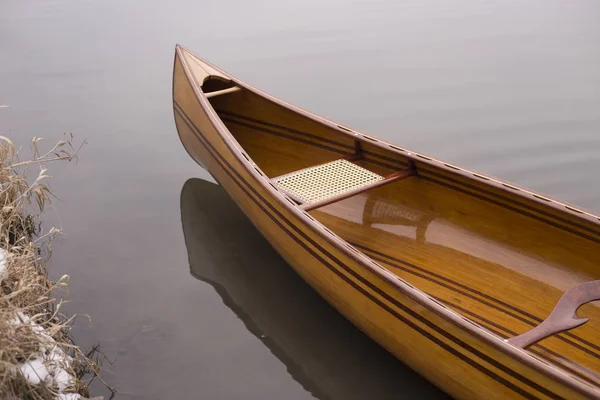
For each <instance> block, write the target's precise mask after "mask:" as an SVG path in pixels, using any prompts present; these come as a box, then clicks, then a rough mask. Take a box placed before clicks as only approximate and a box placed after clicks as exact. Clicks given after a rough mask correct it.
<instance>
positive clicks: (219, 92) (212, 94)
mask: <svg viewBox="0 0 600 400" xmlns="http://www.w3.org/2000/svg"><path fill="white" fill-rule="evenodd" d="M240 90H242V89H240V88H239V87H238V86H234V87H230V88H227V89H223V90H216V91H214V92H208V93H205V94H204V95H205V96H206V98H207V99H210V98H211V97H215V96H222V95H224V94H229V93H235V92H239V91H240Z"/></svg>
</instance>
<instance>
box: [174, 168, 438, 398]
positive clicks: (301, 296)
mask: <svg viewBox="0 0 600 400" xmlns="http://www.w3.org/2000/svg"><path fill="white" fill-rule="evenodd" d="M181 224H182V226H183V234H184V238H185V244H186V247H187V252H188V257H189V268H190V274H191V275H192V276H194V277H195V278H197V279H200V280H202V281H204V282H206V283H208V284H210V285H212V286H213V287H214V288H215V290H216V292H217V293H218V294H219V296H221V298H222V299H223V304H224V305H225V306H226V307H228V308H229V309H230V310H231V311H232V312H234V313H235V315H236V316H237V317H238V318H239V319H240V320H241V321H242V322H243V323H244V325H245V327H246V328H247V329H248V331H249V332H251V333H252V334H253V335H254V336H256V339H257V340H259V341H261V342H262V343H263V344H264V346H266V347H267V348H268V349H269V350H270V351H271V352H272V353H273V355H275V356H276V357H277V358H278V359H279V360H280V361H281V362H282V363H283V364H284V365H285V368H286V369H287V371H288V372H289V374H290V375H291V376H292V377H293V378H294V380H296V381H297V382H298V383H299V384H301V385H302V387H304V389H305V390H307V391H309V392H310V393H312V394H313V395H314V396H315V397H316V398H317V399H320V400H337V399H344V400H365V399H377V400H398V399H399V398H407V399H414V398H419V397H420V398H425V399H430V400H432V399H445V398H446V396H444V395H443V393H440V392H439V391H438V390H436V389H435V388H433V387H431V385H429V384H427V382H426V381H425V380H424V379H419V377H418V376H415V375H416V374H415V373H413V372H412V371H410V370H408V367H406V366H404V365H402V363H400V362H399V361H398V360H396V359H395V358H394V357H393V356H391V355H389V353H387V352H386V351H385V350H383V349H382V348H381V347H379V346H378V345H377V344H376V343H374V342H373V341H372V340H370V339H369V338H368V337H366V336H365V335H364V334H362V333H361V332H360V331H359V330H357V329H355V328H354V327H353V326H351V324H350V323H349V322H348V321H347V320H346V319H344V318H343V317H342V316H341V315H340V314H339V313H337V312H336V311H335V310H334V309H333V308H331V307H329V306H328V304H327V303H325V302H324V301H323V300H322V299H321V298H320V297H319V295H318V294H316V293H315V292H314V291H313V290H312V289H311V288H310V286H308V285H307V284H306V282H304V281H303V280H302V279H300V278H299V277H298V275H297V274H296V273H295V272H294V271H293V270H292V269H291V268H289V266H288V265H287V264H286V262H285V261H284V260H283V259H282V258H281V257H279V256H278V254H277V253H276V252H275V251H274V250H273V248H272V247H271V246H270V245H269V243H268V242H267V241H266V240H264V238H263V237H262V236H261V235H260V233H259V232H258V231H257V230H256V229H255V228H254V227H253V226H252V224H251V223H250V221H248V219H247V218H246V216H245V215H244V214H243V213H242V212H241V211H240V209H239V208H238V207H237V206H236V205H235V203H234V202H233V201H232V200H231V199H230V198H229V196H228V195H227V193H226V192H225V191H224V190H223V188H221V187H220V186H218V185H216V184H214V183H211V182H207V181H204V180H201V179H196V178H192V179H189V180H188V181H187V182H186V183H185V185H184V186H183V188H182V190H181ZM324 326H326V327H327V329H323V327H324ZM348 349H352V351H348ZM260 367H262V366H260ZM199 392H200V393H202V390H201V389H200V390H199ZM280 398H281V399H282V400H285V398H286V396H285V395H284V396H281V397H280ZM270 399H271V398H268V399H266V400H270Z"/></svg>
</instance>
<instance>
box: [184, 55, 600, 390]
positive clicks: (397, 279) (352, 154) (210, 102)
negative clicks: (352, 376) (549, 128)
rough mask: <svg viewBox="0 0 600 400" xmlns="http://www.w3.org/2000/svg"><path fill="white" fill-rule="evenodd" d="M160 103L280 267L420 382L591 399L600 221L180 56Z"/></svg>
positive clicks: (598, 377)
mask: <svg viewBox="0 0 600 400" xmlns="http://www.w3.org/2000/svg"><path fill="white" fill-rule="evenodd" d="M173 103H174V113H175V122H176V125H177V130H178V132H179V136H180V139H181V141H182V143H183V145H184V147H185V148H186V150H187V151H188V153H189V154H190V156H191V157H192V158H193V159H194V160H196V161H197V162H198V163H199V164H200V165H202V166H204V167H205V168H206V169H207V170H208V171H209V172H210V173H211V175H212V176H213V177H214V178H215V179H216V180H217V181H218V182H219V184H220V185H221V186H222V187H223V188H224V189H225V190H226V191H227V193H228V194H229V196H230V197H231V198H232V199H233V200H234V201H235V202H236V203H237V204H238V206H239V207H240V208H241V210H242V211H243V212H244V213H245V214H246V215H247V216H248V217H249V219H250V220H251V221H252V223H253V224H254V225H255V226H256V227H257V228H258V230H259V231H260V232H261V233H262V234H263V236H264V237H265V238H266V239H267V240H268V241H269V242H270V243H271V244H272V245H273V247H274V248H275V249H276V250H277V251H278V252H279V254H281V256H282V257H283V258H284V259H285V260H286V261H287V262H288V263H289V264H290V265H291V266H292V267H293V268H294V270H295V271H296V272H297V273H298V274H299V275H300V276H301V277H302V278H303V279H304V280H305V281H306V282H307V283H308V284H310V285H311V286H312V287H313V288H315V289H316V291H317V292H318V293H319V294H320V295H321V296H322V297H323V298H325V299H326V300H327V301H328V302H329V303H330V304H331V305H332V306H333V307H335V308H336V309H337V310H338V311H339V312H340V313H341V314H342V315H344V316H345V317H346V318H347V319H349V320H350V321H351V322H352V323H353V324H354V325H356V326H357V327H358V328H360V329H361V330H362V331H363V332H365V333H366V334H367V335H369V336H370V337H371V338H373V339H374V340H375V341H377V342H378V343H379V344H380V345H382V346H383V347H384V348H385V349H387V350H388V351H389V352H391V353H392V354H394V355H395V356H396V357H397V358H399V359H400V360H402V361H403V362H405V363H406V364H407V365H409V366H410V367H411V368H413V369H414V370H415V371H417V372H418V373H420V374H421V375H423V376H424V377H426V378H427V379H428V380H430V381H431V382H432V383H434V384H435V385H437V386H438V387H440V388H441V389H443V390H444V391H446V392H447V393H449V394H450V395H452V396H454V397H456V398H482V399H504V398H528V399H538V398H540V399H545V398H549V399H578V398H600V336H599V335H598V333H599V331H600V310H599V309H598V307H597V305H596V304H595V303H592V302H590V301H591V300H595V299H598V298H599V296H598V291H599V286H600V285H599V282H600V281H599V280H598V279H599V275H600V274H599V273H598V267H597V264H596V262H597V261H598V260H600V257H599V256H600V254H599V253H600V251H599V250H600V246H598V244H599V243H600V219H599V218H598V217H597V216H595V215H592V214H591V213H588V212H586V211H582V210H580V209H577V208H575V207H572V206H570V205H566V204H563V203H561V202H558V201H555V200H553V199H550V198H548V197H545V196H541V195H539V194H535V193H532V192H530V191H527V190H524V189H521V188H518V187H517V186H514V185H511V184H508V183H505V182H502V181H500V180H497V179H493V178H490V177H487V176H485V175H481V174H477V173H473V172H470V171H467V170H465V169H462V168H460V167H457V166H454V165H450V164H447V163H444V162H442V161H438V160H435V159H433V158H431V157H428V156H425V155H422V154H417V153H414V152H411V151H408V150H406V149H403V148H401V147H397V146H394V145H391V144H389V143H386V142H384V141H381V140H378V139H376V138H374V137H372V136H369V135H366V134H364V133H361V132H357V131H354V130H352V129H349V128H347V127H344V126H342V125H339V124H336V123H334V122H331V121H328V120H326V119H324V118H321V117H318V116H316V115H314V114H311V113H309V112H307V111H304V110H302V109H299V108H297V107H295V106H292V105H290V104H287V103H285V102H283V101H281V100H279V99H277V98H275V97H273V96H270V95H268V94H266V93H264V92H261V91H260V90H257V89H255V88H253V87H252V86H250V85H248V84H246V83H244V82H242V81H240V80H238V79H236V78H234V77H233V76H231V75H229V74H227V73H226V72H224V71H223V70H221V69H219V68H217V67H215V66H214V65H212V64H210V63H208V62H207V61H205V60H202V59H201V58H199V57H197V56H195V55H194V54H192V53H191V52H190V51H188V50H186V49H185V48H183V47H181V46H177V48H176V55H175V65H174V76H173ZM559 300H560V301H559ZM273 301H277V299H273ZM581 304H583V305H581ZM580 305H581V307H580V308H579V306H580ZM577 308H579V311H577V314H578V315H579V317H578V316H577V314H575V311H576V310H577ZM553 310H554V311H553ZM549 315H551V317H549ZM588 318H589V320H588ZM323 329H327V326H323ZM520 335H521V336H520ZM348 351H350V352H351V351H352V349H351V348H350V349H348Z"/></svg>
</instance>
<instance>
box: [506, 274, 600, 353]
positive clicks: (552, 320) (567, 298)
mask: <svg viewBox="0 0 600 400" xmlns="http://www.w3.org/2000/svg"><path fill="white" fill-rule="evenodd" d="M594 300H600V280H597V281H591V282H585V283H582V284H580V285H577V286H575V287H572V288H571V289H569V290H568V291H566V292H565V294H563V295H562V297H561V298H560V300H558V303H556V306H555V307H554V310H552V312H551V313H550V315H549V316H548V318H546V319H545V320H544V321H543V322H542V323H541V324H539V325H538V326H536V327H535V328H533V329H532V330H530V331H527V332H525V333H523V334H521V335H519V336H515V337H514V338H512V339H509V340H508V342H509V343H511V344H513V345H515V346H518V347H521V348H525V347H527V346H531V345H532V344H534V343H536V342H539V341H540V340H542V339H544V338H546V337H548V336H551V335H554V334H555V333H559V332H562V331H567V330H569V329H573V328H577V327H578V326H581V325H583V324H585V323H586V322H588V321H589V318H581V317H579V316H577V309H578V308H579V307H581V306H582V305H584V304H586V303H589V302H590V301H594Z"/></svg>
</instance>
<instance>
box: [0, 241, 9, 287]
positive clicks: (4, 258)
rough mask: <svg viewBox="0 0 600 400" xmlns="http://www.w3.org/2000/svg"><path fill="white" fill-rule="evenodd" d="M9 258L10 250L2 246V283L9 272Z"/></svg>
mask: <svg viewBox="0 0 600 400" xmlns="http://www.w3.org/2000/svg"><path fill="white" fill-rule="evenodd" d="M7 259H8V251H6V250H4V249H3V248H1V247H0V283H2V279H4V278H6V275H7V273H8V271H7V270H6V269H7V264H8V263H7Z"/></svg>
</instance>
